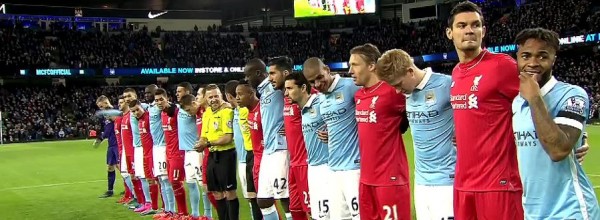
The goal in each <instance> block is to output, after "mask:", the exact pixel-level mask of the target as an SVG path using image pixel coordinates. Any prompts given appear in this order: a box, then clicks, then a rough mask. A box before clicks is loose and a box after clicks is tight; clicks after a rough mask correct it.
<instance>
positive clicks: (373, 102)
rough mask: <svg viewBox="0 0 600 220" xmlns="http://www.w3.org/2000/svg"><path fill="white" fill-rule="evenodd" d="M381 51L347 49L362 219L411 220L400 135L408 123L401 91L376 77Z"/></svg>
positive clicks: (365, 48) (371, 46)
mask: <svg viewBox="0 0 600 220" xmlns="http://www.w3.org/2000/svg"><path fill="white" fill-rule="evenodd" d="M380 56H381V53H380V52H379V49H377V47H375V46H374V45H372V44H364V45H360V46H356V47H354V48H352V50H350V61H349V64H350V73H351V74H352V77H353V78H354V82H355V83H356V85H358V86H363V87H362V88H360V89H359V90H358V91H357V92H356V95H355V96H354V99H355V102H356V121H357V123H358V145H359V147H360V158H361V159H360V173H361V175H360V191H359V204H360V213H361V216H360V218H361V219H389V218H390V217H392V218H393V219H410V218H411V203H410V202H411V200H410V185H409V178H408V159H407V157H406V150H405V146H404V141H403V139H402V133H403V132H404V131H406V128H407V127H408V120H407V119H406V98H405V96H404V94H402V93H398V92H396V89H395V88H394V87H392V86H390V85H389V84H387V83H386V82H384V81H381V80H379V78H377V75H376V73H375V72H376V69H377V59H379V57H380Z"/></svg>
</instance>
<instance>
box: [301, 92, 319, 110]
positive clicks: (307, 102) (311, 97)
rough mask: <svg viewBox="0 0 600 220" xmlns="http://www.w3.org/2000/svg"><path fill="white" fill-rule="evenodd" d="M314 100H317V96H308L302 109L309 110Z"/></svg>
mask: <svg viewBox="0 0 600 220" xmlns="http://www.w3.org/2000/svg"><path fill="white" fill-rule="evenodd" d="M316 98H317V94H310V97H309V98H308V101H306V104H304V107H302V108H310V106H311V105H312V104H313V102H314V101H315V99H316Z"/></svg>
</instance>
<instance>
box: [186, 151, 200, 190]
mask: <svg viewBox="0 0 600 220" xmlns="http://www.w3.org/2000/svg"><path fill="white" fill-rule="evenodd" d="M200 158H204V157H203V153H199V152H197V151H194V150H190V151H185V158H184V161H183V165H184V170H185V181H186V182H188V183H191V182H194V181H198V182H200V181H202V164H200Z"/></svg>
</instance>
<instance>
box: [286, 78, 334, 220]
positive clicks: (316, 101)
mask: <svg viewBox="0 0 600 220" xmlns="http://www.w3.org/2000/svg"><path fill="white" fill-rule="evenodd" d="M311 89H312V87H311V86H310V83H308V80H306V78H305V77H304V75H302V74H301V73H292V74H289V75H287V76H286V77H285V94H286V96H287V97H288V98H289V99H291V100H292V102H293V103H295V104H297V105H298V106H302V112H301V114H302V134H303V135H302V136H303V138H304V143H306V150H307V153H308V155H307V159H308V161H307V163H308V171H307V178H308V188H309V191H310V192H311V195H310V204H311V215H312V219H317V220H324V219H329V199H328V197H327V194H328V192H327V185H329V181H328V179H327V178H326V177H328V176H330V172H331V171H330V170H329V167H328V166H327V159H328V158H329V152H327V144H325V143H324V142H323V141H321V140H319V138H318V136H317V131H318V130H320V129H321V130H322V129H325V121H323V118H322V117H321V113H320V112H321V111H320V109H319V108H320V105H321V101H320V98H319V95H317V94H311Z"/></svg>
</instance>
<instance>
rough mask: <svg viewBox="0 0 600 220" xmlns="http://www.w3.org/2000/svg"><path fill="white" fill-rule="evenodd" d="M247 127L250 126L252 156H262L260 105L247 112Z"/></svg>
mask: <svg viewBox="0 0 600 220" xmlns="http://www.w3.org/2000/svg"><path fill="white" fill-rule="evenodd" d="M248 126H250V138H251V139H252V152H254V155H257V154H260V155H262V153H263V151H264V147H265V145H264V139H263V128H262V120H261V114H260V103H258V104H256V106H254V108H252V109H251V110H250V112H248Z"/></svg>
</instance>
